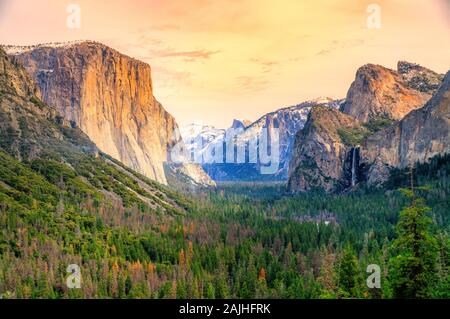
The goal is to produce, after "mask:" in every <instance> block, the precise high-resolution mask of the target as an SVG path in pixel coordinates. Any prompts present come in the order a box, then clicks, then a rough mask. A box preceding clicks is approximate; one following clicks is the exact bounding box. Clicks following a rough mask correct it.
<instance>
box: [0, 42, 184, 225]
mask: <svg viewBox="0 0 450 319" xmlns="http://www.w3.org/2000/svg"><path fill="white" fill-rule="evenodd" d="M0 198H1V201H0V202H1V204H2V205H3V208H4V209H6V211H8V209H12V210H11V211H12V212H14V211H15V210H14V207H18V208H19V211H20V212H21V213H22V214H26V213H27V212H29V209H33V210H36V209H38V210H39V211H40V210H41V209H50V211H51V212H52V213H56V209H55V210H54V209H53V207H55V206H54V205H55V204H56V203H57V202H58V199H59V200H60V201H63V198H64V199H67V203H65V204H67V206H65V205H63V206H62V207H64V208H65V207H68V205H71V204H73V203H76V205H77V211H79V212H83V214H85V210H84V209H80V207H82V205H92V202H93V200H96V201H97V203H98V205H100V206H102V207H103V208H105V207H113V208H112V212H113V213H114V215H115V216H116V220H121V218H122V214H123V213H124V212H125V208H128V209H129V208H130V207H132V206H134V205H135V206H134V207H142V208H143V207H145V211H146V217H142V218H147V217H148V216H150V215H152V214H149V213H150V212H158V213H159V212H166V213H168V214H183V213H185V210H184V209H183V208H182V205H185V204H186V203H182V201H181V197H180V196H179V195H178V194H175V193H174V192H171V191H168V190H167V188H166V187H163V186H161V185H160V184H158V183H156V182H154V181H151V180H150V179H148V178H145V177H143V176H142V175H140V174H137V173H136V172H134V171H132V170H130V169H128V168H126V167H125V166H123V164H121V163H119V162H117V161H115V160H112V159H111V157H108V156H107V155H105V154H104V153H101V152H99V150H98V148H97V147H96V146H95V144H94V143H93V142H92V141H91V140H90V139H89V137H88V136H87V135H86V134H84V133H83V132H82V131H81V130H80V129H79V128H74V127H72V125H70V123H69V122H68V121H65V120H64V119H63V117H62V116H60V115H59V114H58V112H57V111H55V109H54V108H52V107H51V106H49V105H47V104H45V103H44V102H42V101H41V100H40V99H39V96H38V91H37V90H36V87H35V83H34V81H33V80H32V79H31V78H30V77H29V75H28V73H27V72H26V70H25V69H24V68H23V67H22V65H21V64H20V62H19V61H18V60H17V59H15V58H14V57H10V56H8V55H7V54H6V53H5V52H4V51H3V49H2V48H0ZM89 203H90V204H89ZM84 207H86V206H84ZM92 207H93V206H92ZM64 208H62V209H64ZM97 209H98V208H97ZM99 210H101V211H102V212H104V210H102V209H99ZM69 215H70V214H68V215H67V216H69ZM52 216H53V214H52ZM54 216H55V217H58V218H59V221H61V220H60V219H61V216H60V215H59V216H56V215H54ZM70 216H71V215H70ZM71 218H72V217H71ZM122 221H123V220H122ZM122 225H123V224H122Z"/></svg>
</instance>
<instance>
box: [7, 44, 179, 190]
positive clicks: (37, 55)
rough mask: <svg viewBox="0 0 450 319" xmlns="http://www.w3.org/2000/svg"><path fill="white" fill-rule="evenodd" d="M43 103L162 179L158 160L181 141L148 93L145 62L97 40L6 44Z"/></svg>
mask: <svg viewBox="0 0 450 319" xmlns="http://www.w3.org/2000/svg"><path fill="white" fill-rule="evenodd" d="M9 50H10V52H11V53H14V54H15V56H16V57H17V58H18V59H19V60H20V61H21V62H22V63H23V64H24V66H25V67H26V69H27V71H28V72H29V73H30V74H31V75H32V77H33V78H34V79H35V80H36V82H37V84H38V86H39V89H40V92H41V96H42V99H43V101H44V102H46V103H47V104H49V105H52V107H55V108H56V110H57V111H58V112H59V113H60V114H61V115H62V116H63V117H64V119H66V120H67V121H69V122H71V123H72V125H73V126H79V127H80V128H81V129H82V130H83V132H85V133H86V134H87V135H88V136H89V137H90V139H91V140H93V141H94V142H95V144H96V145H97V146H98V147H99V148H100V149H101V150H102V151H103V152H105V153H107V154H109V155H111V156H112V157H113V158H115V159H117V160H119V161H121V162H123V163H124V164H125V165H127V166H128V167H130V168H132V169H134V170H136V171H137V172H139V173H142V174H144V175H146V176H147V177H149V178H151V179H154V180H156V181H159V182H161V183H166V177H165V174H164V168H163V163H164V162H165V161H167V160H168V151H169V150H170V148H171V147H172V146H173V145H175V144H176V143H178V142H179V141H180V134H179V132H178V127H177V124H176V122H175V119H174V118H173V117H172V116H171V115H170V114H169V113H168V112H167V111H166V110H165V109H164V108H163V107H162V105H161V104H160V103H159V102H158V101H157V100H156V99H155V97H154V96H153V86H152V78H151V69H150V66H149V65H148V64H146V63H144V62H141V61H138V60H135V59H133V58H130V57H128V56H125V55H123V54H121V53H119V52H117V51H115V50H113V49H111V48H109V47H107V46H105V45H102V44H99V43H96V42H76V43H69V44H56V45H40V46H36V47H27V48H22V49H20V50H19V49H17V48H9Z"/></svg>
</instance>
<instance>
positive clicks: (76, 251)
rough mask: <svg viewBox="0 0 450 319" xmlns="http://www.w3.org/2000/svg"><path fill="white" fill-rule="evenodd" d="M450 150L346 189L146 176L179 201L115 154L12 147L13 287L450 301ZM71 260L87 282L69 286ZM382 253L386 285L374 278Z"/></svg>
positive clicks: (4, 221) (7, 198) (29, 292)
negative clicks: (34, 152)
mask: <svg viewBox="0 0 450 319" xmlns="http://www.w3.org/2000/svg"><path fill="white" fill-rule="evenodd" d="M449 159H450V157H449V156H442V157H441V156H438V157H435V158H434V159H433V160H432V161H431V162H430V163H429V164H420V165H416V167H415V168H414V170H413V171H410V170H396V171H393V172H392V175H391V178H390V180H389V181H388V182H387V183H386V184H385V186H384V187H383V188H381V189H375V190H374V189H366V188H364V186H360V187H359V188H358V189H357V190H354V191H352V192H348V193H346V194H339V195H326V194H322V193H312V194H298V195H290V194H288V193H286V191H285V186H284V185H283V184H273V185H267V184H247V185H245V184H241V185H239V184H230V185H222V186H219V187H218V188H217V189H214V190H207V191H201V192H199V193H198V194H196V195H192V194H184V195H182V194H179V193H175V192H174V191H171V190H169V189H167V188H166V187H164V186H159V185H157V183H154V182H152V181H150V180H148V179H146V178H145V177H143V176H139V178H140V179H141V180H145V181H147V182H148V184H149V185H150V184H151V185H153V186H154V187H155V188H157V189H159V190H160V192H161V194H162V193H164V194H169V195H168V196H169V197H170V198H172V199H173V201H174V202H176V203H177V204H176V206H177V207H179V209H169V207H167V209H161V208H160V206H161V205H162V206H161V207H165V206H164V203H165V201H164V200H161V199H160V200H161V205H160V206H152V205H150V204H149V203H148V202H146V201H144V200H143V198H142V196H141V195H140V194H144V191H143V190H142V188H141V186H142V185H138V184H137V183H136V182H135V181H133V180H132V179H130V177H129V174H128V175H127V174H125V173H126V171H125V169H122V170H119V168H120V167H119V166H118V164H117V167H119V168H115V169H113V168H111V167H110V166H108V165H106V164H105V161H106V160H109V161H110V159H108V158H107V157H106V156H105V155H101V157H100V158H95V157H94V156H92V157H90V158H87V159H84V160H83V161H81V162H77V163H78V167H76V172H74V171H73V170H71V169H68V168H67V166H66V165H63V164H61V163H59V162H58V161H55V160H53V159H51V158H45V157H44V158H39V159H35V160H30V161H23V162H19V161H17V160H16V159H14V158H13V157H11V156H9V155H8V154H6V153H4V152H0V174H1V182H0V227H1V232H0V296H1V297H2V298H448V297H450V274H449V262H450V257H449V256H450V242H449V229H450V228H449V225H450V220H449V217H450V216H449V214H448V212H449V208H450V175H449V173H450V160H449ZM93 169H95V170H97V172H96V173H95V175H93V174H92V170H93ZM134 174H136V173H134ZM92 176H96V179H92ZM111 176H114V178H113V177H111ZM411 177H412V181H411ZM115 180H119V181H120V183H117V182H115ZM89 185H101V187H100V188H102V189H103V190H104V192H99V191H98V189H96V188H93V187H91V186H89ZM411 185H412V187H411ZM108 190H112V191H114V192H115V193H116V194H120V195H121V198H112V197H108V196H105V193H107V192H108ZM161 194H159V197H161ZM154 201H158V196H155V198H154ZM166 206H167V205H166ZM71 264H75V265H78V266H79V268H80V274H81V282H80V288H74V289H70V288H68V286H67V282H66V281H67V278H68V276H69V275H70V272H68V271H67V267H68V265H71ZM373 264H375V265H378V266H379V267H380V270H381V283H380V288H369V287H368V285H367V283H366V279H367V277H368V276H369V275H370V273H368V272H367V266H368V265H373Z"/></svg>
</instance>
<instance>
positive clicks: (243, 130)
mask: <svg viewBox="0 0 450 319" xmlns="http://www.w3.org/2000/svg"><path fill="white" fill-rule="evenodd" d="M341 104H342V100H333V99H331V98H324V97H321V98H318V99H314V100H310V101H306V102H303V103H300V104H298V105H295V106H291V107H287V108H282V109H279V110H277V111H274V112H271V113H267V114H265V115H263V116H262V117H260V118H259V119H258V120H257V121H255V122H253V123H251V124H249V123H245V121H240V120H233V123H232V125H231V127H230V128H228V129H227V130H224V129H218V128H215V127H213V126H208V125H201V124H190V125H188V126H186V127H184V128H182V129H181V136H182V137H183V140H184V142H185V144H186V147H187V149H188V150H189V151H190V152H194V151H195V152H197V153H196V155H197V156H199V155H200V156H199V157H197V159H200V160H202V164H203V168H204V169H205V170H206V172H207V173H208V174H209V175H210V176H211V177H212V178H213V179H215V180H249V179H250V180H260V179H261V180H284V179H286V178H287V173H288V167H289V161H290V159H291V157H292V149H293V145H294V139H295V134H296V133H297V132H298V131H299V130H301V129H302V128H303V126H304V124H305V123H306V120H307V118H308V114H309V112H310V110H311V107H312V106H315V105H322V106H327V107H331V108H336V109H338V108H339V107H340V105H341ZM244 123H245V124H244ZM267 128H269V129H278V133H279V167H278V170H277V171H276V173H275V174H271V176H262V175H261V174H260V173H259V168H260V166H261V164H260V163H256V164H251V163H247V161H248V158H246V163H242V164H236V163H223V164H218V163H208V162H205V156H206V155H207V154H211V153H212V152H213V151H212V149H213V148H214V147H217V146H221V145H224V140H225V135H226V134H227V136H229V135H228V134H229V133H230V132H231V130H232V129H233V130H234V131H233V132H234V133H235V136H234V143H235V144H236V145H237V146H244V147H246V154H247V156H248V147H249V143H250V141H252V140H255V139H257V140H259V139H260V138H261V136H262V134H263V132H264V131H266V129H267ZM266 132H267V131H266ZM256 151H257V152H258V150H256ZM224 153H225V151H224ZM193 158H194V157H193Z"/></svg>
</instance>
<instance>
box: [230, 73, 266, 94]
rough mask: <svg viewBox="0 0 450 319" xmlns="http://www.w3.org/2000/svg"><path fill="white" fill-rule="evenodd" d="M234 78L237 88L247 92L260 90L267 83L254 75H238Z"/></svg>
mask: <svg viewBox="0 0 450 319" xmlns="http://www.w3.org/2000/svg"><path fill="white" fill-rule="evenodd" d="M235 80H236V82H237V87H238V89H240V90H242V91H247V92H254V91H260V90H262V89H264V87H265V86H266V85H267V84H268V82H267V81H266V80H263V79H261V78H260V77H256V76H246V75H245V76H238V77H236V78H235Z"/></svg>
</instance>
